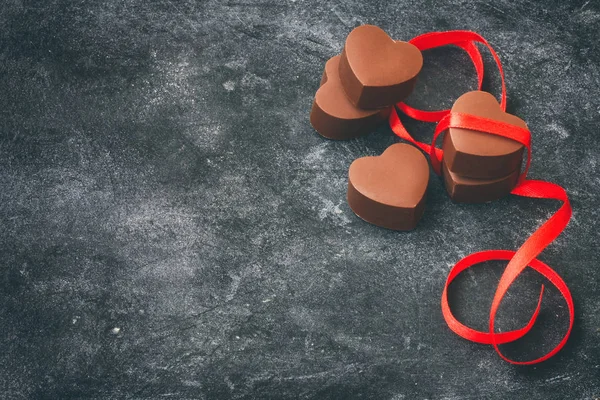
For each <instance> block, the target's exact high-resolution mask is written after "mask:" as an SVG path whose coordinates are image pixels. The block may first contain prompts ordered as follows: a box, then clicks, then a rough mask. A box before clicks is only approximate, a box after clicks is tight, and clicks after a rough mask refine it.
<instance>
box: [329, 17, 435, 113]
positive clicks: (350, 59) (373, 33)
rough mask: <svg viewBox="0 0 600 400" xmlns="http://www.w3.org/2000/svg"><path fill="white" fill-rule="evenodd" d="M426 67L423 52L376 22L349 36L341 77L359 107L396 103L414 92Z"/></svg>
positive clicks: (355, 30)
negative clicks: (399, 39)
mask: <svg viewBox="0 0 600 400" xmlns="http://www.w3.org/2000/svg"><path fill="white" fill-rule="evenodd" d="M422 67H423V55H422V54H421V51H420V50H419V49H418V48H416V47H415V46H413V45H412V44H410V43H407V42H400V41H394V40H393V39H392V38H390V37H389V36H388V34H387V33H385V31H384V30H382V29H381V28H379V27H377V26H373V25H362V26H359V27H357V28H355V29H354V30H353V31H352V32H350V34H349V35H348V38H347V39H346V44H345V46H344V51H343V52H342V58H341V60H340V79H341V82H342V85H343V87H344V90H345V91H346V95H347V96H348V98H349V99H350V101H351V102H352V104H354V105H355V106H357V107H358V108H363V109H373V108H382V107H387V106H392V105H394V104H396V103H398V102H399V101H402V100H404V99H405V98H406V97H408V95H409V94H410V93H411V92H412V90H413V88H414V86H415V83H416V80H417V75H418V74H419V72H420V71H421V68H422Z"/></svg>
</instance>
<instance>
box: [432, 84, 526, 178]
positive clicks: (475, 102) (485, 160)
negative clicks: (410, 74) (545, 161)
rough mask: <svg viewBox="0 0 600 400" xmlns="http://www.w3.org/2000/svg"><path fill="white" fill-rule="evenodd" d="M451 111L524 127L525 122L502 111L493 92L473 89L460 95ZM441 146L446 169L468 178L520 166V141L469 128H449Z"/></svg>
mask: <svg viewBox="0 0 600 400" xmlns="http://www.w3.org/2000/svg"><path fill="white" fill-rule="evenodd" d="M452 111H453V112H459V113H464V114H471V115H477V116H480V117H485V118H489V119H492V120H495V121H501V122H506V123H509V124H512V125H516V126H520V127H522V128H526V129H527V124H526V123H525V122H524V121H523V120H522V119H520V118H519V117H516V116H514V115H511V114H508V113H506V112H504V111H502V108H500V104H499V103H498V101H496V99H495V98H494V96H492V95H491V94H490V93H487V92H481V91H473V92H468V93H465V94H463V95H462V96H460V97H459V98H458V99H457V100H456V101H455V102H454V105H453V106H452ZM442 148H443V150H444V160H445V162H446V166H447V167H448V170H450V171H451V172H453V173H455V174H458V175H461V176H463V177H468V178H476V179H495V178H500V177H505V176H508V175H510V174H511V173H513V172H514V171H516V170H520V168H521V161H522V160H523V149H524V147H523V145H522V144H520V143H519V142H517V141H514V140H512V139H508V138H505V137H502V136H498V135H493V134H489V133H485V132H478V131H472V130H469V129H460V128H450V129H448V132H447V133H446V134H445V136H444V141H443V145H442Z"/></svg>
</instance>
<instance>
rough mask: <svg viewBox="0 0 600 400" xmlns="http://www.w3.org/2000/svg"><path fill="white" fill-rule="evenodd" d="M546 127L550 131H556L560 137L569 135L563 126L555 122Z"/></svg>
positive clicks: (565, 137)
mask: <svg viewBox="0 0 600 400" xmlns="http://www.w3.org/2000/svg"><path fill="white" fill-rule="evenodd" d="M547 129H548V130H549V131H550V132H554V133H556V134H557V135H558V137H559V138H560V139H567V138H568V137H569V136H571V135H570V134H569V132H568V131H567V130H566V129H565V127H564V126H562V125H559V124H557V123H556V122H553V123H551V124H549V125H548V126H547Z"/></svg>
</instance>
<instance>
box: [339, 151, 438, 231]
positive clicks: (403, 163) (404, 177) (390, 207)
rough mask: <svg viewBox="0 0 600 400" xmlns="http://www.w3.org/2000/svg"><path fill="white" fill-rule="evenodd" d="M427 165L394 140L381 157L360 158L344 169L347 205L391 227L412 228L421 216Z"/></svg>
mask: <svg viewBox="0 0 600 400" xmlns="http://www.w3.org/2000/svg"><path fill="white" fill-rule="evenodd" d="M428 183H429V164H428V163H427V160H426V159H425V156H424V155H423V154H422V153H421V152H420V151H419V150H417V148H416V147H413V146H411V145H408V144H404V143H396V144H393V145H391V146H390V147H388V148H387V149H386V150H385V151H384V152H383V154H382V155H381V156H378V157H362V158H359V159H357V160H354V162H353V163H352V164H351V165H350V170H349V171H348V204H349V205H350V208H351V209H352V211H354V213H355V214H356V215H358V216H359V217H360V218H362V219H364V220H365V221H367V222H370V223H372V224H374V225H378V226H381V227H383V228H388V229H394V230H410V229H413V228H414V227H415V226H416V225H417V222H419V219H420V218H421V216H422V215H423V210H424V208H425V194H426V191H427V184H428Z"/></svg>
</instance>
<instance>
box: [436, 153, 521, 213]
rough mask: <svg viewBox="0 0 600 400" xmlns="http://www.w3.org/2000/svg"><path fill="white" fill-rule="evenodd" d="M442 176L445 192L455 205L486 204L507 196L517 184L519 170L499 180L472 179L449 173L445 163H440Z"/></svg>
mask: <svg viewBox="0 0 600 400" xmlns="http://www.w3.org/2000/svg"><path fill="white" fill-rule="evenodd" d="M442 175H443V176H444V184H445V186H446V191H447V192H448V195H449V196H450V198H451V199H452V201H454V202H456V203H486V202H488V201H493V200H497V199H499V198H501V197H504V196H506V195H508V194H509V193H510V191H511V190H512V189H513V188H514V187H515V185H516V184H517V181H518V179H519V170H518V169H517V170H515V171H513V172H512V173H510V174H509V175H507V176H504V177H501V178H494V179H474V178H465V177H464V176H460V175H458V174H455V173H454V172H450V171H449V170H448V166H447V165H446V163H445V162H442Z"/></svg>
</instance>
